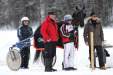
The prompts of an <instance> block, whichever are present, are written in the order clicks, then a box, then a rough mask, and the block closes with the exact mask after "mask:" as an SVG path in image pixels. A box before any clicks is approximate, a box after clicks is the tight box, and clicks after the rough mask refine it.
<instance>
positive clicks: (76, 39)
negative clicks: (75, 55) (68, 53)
mask: <svg viewBox="0 0 113 75" xmlns="http://www.w3.org/2000/svg"><path fill="white" fill-rule="evenodd" d="M75 38H76V41H75V50H76V46H77V43H78V40H77V38H78V35H77V36H76V35H75ZM77 51H78V46H77Z"/></svg>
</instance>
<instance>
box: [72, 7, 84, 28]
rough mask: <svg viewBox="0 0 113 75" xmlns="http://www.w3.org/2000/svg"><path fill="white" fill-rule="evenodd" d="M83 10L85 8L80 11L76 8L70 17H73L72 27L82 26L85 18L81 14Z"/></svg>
mask: <svg viewBox="0 0 113 75" xmlns="http://www.w3.org/2000/svg"><path fill="white" fill-rule="evenodd" d="M84 9H85V7H83V8H82V9H78V7H76V11H75V12H74V13H73V15H72V17H73V22H72V24H73V25H76V26H78V25H80V26H81V27H83V26H84V18H85V16H86V14H85V13H84V12H83V10H84Z"/></svg>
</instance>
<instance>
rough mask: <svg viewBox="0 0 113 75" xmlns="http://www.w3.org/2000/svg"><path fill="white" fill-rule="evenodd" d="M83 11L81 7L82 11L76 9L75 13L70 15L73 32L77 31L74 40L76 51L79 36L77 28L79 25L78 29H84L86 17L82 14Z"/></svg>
mask: <svg viewBox="0 0 113 75" xmlns="http://www.w3.org/2000/svg"><path fill="white" fill-rule="evenodd" d="M84 9H85V7H83V8H82V9H78V7H76V11H75V12H74V13H73V14H72V18H73V20H72V25H73V26H74V30H76V31H77V33H76V35H75V38H76V41H75V48H77V50H78V43H79V41H78V38H79V37H78V36H79V32H78V27H79V25H80V27H84V18H85V17H86V13H84V12H83V10H84Z"/></svg>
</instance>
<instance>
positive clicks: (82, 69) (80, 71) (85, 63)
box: [0, 28, 113, 75]
mask: <svg viewBox="0 0 113 75" xmlns="http://www.w3.org/2000/svg"><path fill="white" fill-rule="evenodd" d="M103 30H104V36H105V40H107V41H106V43H107V44H111V45H113V39H112V35H111V34H109V33H113V29H112V28H104V29H103ZM0 34H1V37H0V75H9V74H10V75H15V74H16V75H31V74H32V75H53V74H54V75H58V74H59V75H113V48H107V51H108V52H109V53H110V55H111V56H110V57H107V61H106V67H111V68H107V70H100V69H98V68H96V69H95V70H94V71H92V70H91V68H89V64H90V62H89V60H88V56H89V54H88V53H89V51H88V46H86V45H85V43H84V39H83V28H79V37H80V38H79V42H80V43H79V50H78V51H77V50H76V52H75V60H74V61H75V63H74V65H75V67H76V68H77V70H76V71H63V70H62V61H63V50H62V49H59V48H57V61H56V64H55V66H54V68H55V69H57V70H58V71H57V72H52V73H50V72H44V66H43V64H42V62H41V60H40V61H39V62H37V63H35V64H33V58H34V54H35V49H34V48H33V47H31V55H30V62H29V69H19V70H18V71H12V70H10V69H9V67H8V66H7V63H6V56H7V53H8V50H9V47H11V46H12V45H13V44H15V43H16V42H17V41H18V39H17V31H16V30H5V31H4V30H0ZM96 60H97V61H96V62H97V67H99V65H98V58H96Z"/></svg>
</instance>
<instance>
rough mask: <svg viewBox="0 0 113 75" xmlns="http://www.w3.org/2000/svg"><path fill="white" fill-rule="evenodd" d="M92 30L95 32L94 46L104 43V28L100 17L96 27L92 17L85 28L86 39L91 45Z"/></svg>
mask: <svg viewBox="0 0 113 75" xmlns="http://www.w3.org/2000/svg"><path fill="white" fill-rule="evenodd" d="M90 32H93V33H94V46H97V45H102V43H101V42H102V41H104V36H103V29H102V25H101V23H100V21H99V19H98V18H97V20H96V27H95V26H94V25H93V24H92V21H91V18H89V19H88V21H87V23H86V25H85V28H84V33H83V35H84V41H85V42H88V44H89V46H90V45H91V40H90Z"/></svg>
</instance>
